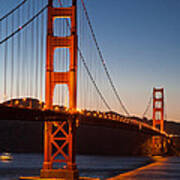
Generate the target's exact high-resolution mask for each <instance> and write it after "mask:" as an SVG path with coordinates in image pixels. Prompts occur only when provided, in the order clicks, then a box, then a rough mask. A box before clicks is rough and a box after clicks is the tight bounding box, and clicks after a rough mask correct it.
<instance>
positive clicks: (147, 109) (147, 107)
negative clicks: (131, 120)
mask: <svg viewBox="0 0 180 180" xmlns="http://www.w3.org/2000/svg"><path fill="white" fill-rule="evenodd" d="M151 101H152V97H150V99H149V101H148V104H147V106H146V109H145V111H144V113H143V115H142V117H145V116H146V114H147V112H148V111H149V108H150V106H151Z"/></svg>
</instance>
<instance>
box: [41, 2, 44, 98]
mask: <svg viewBox="0 0 180 180" xmlns="http://www.w3.org/2000/svg"><path fill="white" fill-rule="evenodd" d="M41 2H42V3H41V4H42V6H43V1H41ZM43 47H44V14H43V13H42V15H41V50H40V51H41V55H40V101H42V94H43V92H42V90H43V88H42V76H43V59H44V56H43V54H44V52H43V50H44V49H43Z"/></svg>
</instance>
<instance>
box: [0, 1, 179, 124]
mask: <svg viewBox="0 0 180 180" xmlns="http://www.w3.org/2000/svg"><path fill="white" fill-rule="evenodd" d="M1 1H2V0H1ZM84 1H85V3H86V5H87V9H88V13H89V16H90V18H91V22H92V24H93V27H94V31H95V34H96V37H97V40H98V42H99V45H100V47H101V50H102V52H103V55H104V59H105V61H106V64H107V66H108V69H109V71H110V72H111V75H112V78H113V80H114V83H115V85H116V87H117V89H118V92H119V94H120V96H121V98H122V100H123V102H124V103H125V104H126V106H127V108H128V110H129V112H130V114H133V115H138V116H141V115H142V113H143V111H144V110H145V106H146V105H147V103H148V100H149V98H150V96H151V93H152V89H153V87H164V88H165V103H166V109H167V110H166V111H167V117H168V119H169V120H174V121H179V122H180V110H179V109H180V108H179V107H180V81H179V79H180V23H179V20H180V1H179V0H111V1H109V0H98V1H97V0H84ZM18 2H21V1H18V0H16V1H15V0H8V3H7V2H6V1H2V3H1V7H0V11H1V12H0V16H2V15H4V14H5V13H6V12H8V11H9V10H10V9H11V8H13V7H14V6H15V5H17V3H18ZM148 116H149V117H151V112H149V113H148Z"/></svg>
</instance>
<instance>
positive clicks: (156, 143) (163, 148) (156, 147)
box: [152, 136, 168, 155]
mask: <svg viewBox="0 0 180 180" xmlns="http://www.w3.org/2000/svg"><path fill="white" fill-rule="evenodd" d="M167 152H168V142H167V140H166V138H164V137H162V136H153V137H152V155H163V154H165V153H167Z"/></svg>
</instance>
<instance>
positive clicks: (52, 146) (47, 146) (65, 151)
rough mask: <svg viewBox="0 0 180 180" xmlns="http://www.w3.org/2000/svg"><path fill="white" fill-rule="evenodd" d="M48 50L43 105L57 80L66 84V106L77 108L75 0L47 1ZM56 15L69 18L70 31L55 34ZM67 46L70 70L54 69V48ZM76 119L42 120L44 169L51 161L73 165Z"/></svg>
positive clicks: (48, 104)
mask: <svg viewBox="0 0 180 180" xmlns="http://www.w3.org/2000/svg"><path fill="white" fill-rule="evenodd" d="M48 2H49V4H48V26H47V47H46V50H47V54H46V96H45V102H46V108H47V109H52V107H53V94H54V88H55V86H56V84H67V86H68V90H69V108H70V109H71V110H72V112H73V111H74V110H75V109H76V96H77V95H76V94H77V92H76V91H77V90H76V89H77V27H76V0H72V6H71V7H67V8H64V7H63V8H62V7H59V8H57V7H56V8H55V7H53V0H49V1H48ZM56 18H70V19H71V21H70V22H71V24H70V27H67V28H71V35H70V36H69V37H55V36H54V35H53V23H54V20H55V19H56ZM56 48H69V51H70V57H69V71H68V72H54V67H53V66H54V50H55V49H56ZM75 129H76V127H75V119H66V120H65V121H63V122H45V129H44V163H43V169H44V170H46V169H53V164H54V163H57V162H59V163H65V164H66V166H67V168H68V169H75V168H76V164H75V147H74V145H75Z"/></svg>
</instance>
